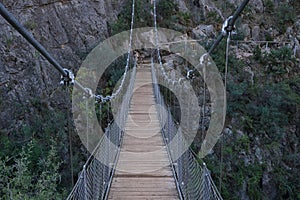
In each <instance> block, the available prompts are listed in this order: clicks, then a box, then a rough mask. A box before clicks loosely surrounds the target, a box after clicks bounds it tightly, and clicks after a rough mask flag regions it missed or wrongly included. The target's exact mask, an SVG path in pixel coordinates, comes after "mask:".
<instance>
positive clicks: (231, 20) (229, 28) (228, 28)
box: [208, 0, 250, 54]
mask: <svg viewBox="0 0 300 200" xmlns="http://www.w3.org/2000/svg"><path fill="white" fill-rule="evenodd" d="M249 1H250V0H244V1H243V2H242V3H241V5H240V6H239V7H238V9H237V10H236V11H235V12H234V14H233V15H232V16H231V17H229V18H228V19H227V20H226V21H227V26H226V30H225V31H228V32H231V31H233V30H234V24H235V22H236V20H237V19H238V17H239V15H240V14H241V13H242V11H243V10H244V9H245V7H246V5H247V4H248V3H249ZM225 36H226V33H224V30H222V32H221V33H220V34H219V36H218V38H217V40H216V41H215V42H214V44H213V45H212V46H211V48H210V49H209V51H208V54H211V53H212V52H213V51H214V50H215V49H216V48H217V46H218V45H219V44H220V42H221V41H222V39H223V38H224V37H225Z"/></svg>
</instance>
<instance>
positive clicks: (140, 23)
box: [111, 0, 191, 35]
mask: <svg viewBox="0 0 300 200" xmlns="http://www.w3.org/2000/svg"><path fill="white" fill-rule="evenodd" d="M131 3H132V2H131V1H128V2H127V3H126V4H125V6H124V8H123V10H122V11H121V13H120V14H119V15H118V20H117V21H116V22H115V23H112V24H111V29H112V31H111V32H112V34H113V35H114V34H116V33H119V32H121V31H125V30H129V29H130V23H131V12H132V4H131ZM156 12H157V23H158V26H159V27H164V28H176V23H181V24H184V25H186V24H189V23H190V22H191V20H190V16H189V15H188V14H187V13H182V12H178V5H177V4H176V3H175V2H174V1H173V0H164V1H159V2H158V3H157V6H156ZM147 26H148V27H152V26H154V19H153V5H152V4H150V3H149V1H148V0H136V1H135V15H134V28H140V27H147Z"/></svg>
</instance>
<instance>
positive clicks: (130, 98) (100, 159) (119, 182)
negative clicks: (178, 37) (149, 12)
mask: <svg viewBox="0 0 300 200" xmlns="http://www.w3.org/2000/svg"><path fill="white" fill-rule="evenodd" d="M248 1H249V0H245V1H244V2H243V3H242V4H241V6H240V7H239V8H238V9H237V11H236V12H235V13H234V15H233V16H232V17H229V18H228V19H227V20H226V22H225V23H224V25H223V29H222V33H221V34H220V36H219V37H218V39H217V41H216V42H215V43H214V44H213V46H212V47H211V49H210V50H209V52H208V54H210V53H211V52H212V51H213V50H214V49H215V48H216V47H217V45H218V44H219V42H220V41H221V40H222V39H223V37H224V36H228V39H227V51H226V52H227V54H228V46H229V42H230V35H231V32H232V31H233V30H234V22H235V20H236V19H237V17H238V15H239V14H240V13H241V12H242V10H243V9H244V8H245V6H246V4H247V3H248ZM152 3H153V6H154V7H153V10H154V13H153V16H154V32H155V45H156V51H155V52H156V53H157V56H156V59H157V60H156V62H155V61H154V60H155V58H154V57H153V56H152V57H151V59H148V60H143V62H142V63H139V62H138V60H137V59H135V60H134V66H133V68H132V69H131V70H129V60H130V58H131V51H132V38H133V24H134V5H135V2H134V0H133V1H132V21H131V30H130V40H129V47H128V56H127V63H126V67H125V72H124V75H123V78H122V80H121V83H120V85H119V87H118V88H117V89H116V90H115V92H114V93H113V94H112V95H110V96H105V97H104V96H102V95H95V94H93V92H92V91H91V90H90V89H88V88H86V87H84V86H83V85H82V84H80V83H79V82H78V81H76V80H75V79H74V75H73V74H72V72H71V71H69V70H67V69H64V68H62V67H61V66H60V64H59V63H58V62H57V61H56V60H55V59H54V58H53V57H52V56H51V55H50V54H49V53H48V52H47V51H46V50H45V48H44V47H43V46H42V45H41V44H40V43H39V42H37V41H36V40H35V39H34V38H33V37H32V36H31V35H30V34H29V32H28V31H27V30H25V29H24V28H23V27H22V26H21V25H20V24H19V22H18V21H17V20H16V19H15V18H14V17H13V16H12V15H11V14H10V13H9V12H8V11H7V10H6V8H5V7H4V6H3V5H2V4H1V3H0V13H1V15H2V16H3V17H4V18H5V19H6V20H7V21H8V22H9V23H10V24H11V25H12V26H13V27H15V28H16V30H17V31H19V33H20V34H21V35H23V36H24V37H25V39H27V40H28V41H29V42H30V43H31V44H32V45H33V46H34V47H35V48H36V49H37V50H38V51H39V52H41V54H42V55H43V56H44V57H45V58H46V59H47V60H48V61H49V62H50V63H51V64H52V65H53V66H54V67H55V68H56V69H57V70H58V71H59V72H60V73H61V74H62V83H63V84H65V85H66V86H69V85H70V84H71V83H74V85H75V86H76V87H77V88H79V89H81V90H82V91H83V93H86V94H87V95H88V96H90V97H92V98H94V99H96V100H97V101H98V102H100V103H101V104H105V103H109V102H112V101H114V100H116V99H118V100H117V101H118V105H119V106H118V111H117V112H116V114H115V116H114V120H113V121H111V122H110V123H109V125H108V127H107V128H106V129H105V132H104V134H103V136H102V137H101V138H100V140H99V141H98V142H97V145H96V148H95V149H94V150H93V152H92V153H91V155H90V157H89V158H88V160H87V161H86V163H85V164H84V166H83V168H82V170H81V172H80V174H79V175H78V180H77V182H76V184H75V186H74V187H73V189H72V191H71V192H70V194H69V196H68V198H67V199H69V200H72V199H74V200H75V199H80V200H81V199H85V200H88V199H125V200H126V199H191V200H194V199H195V200H198V199H201V200H202V199H203V200H208V199H217V200H219V199H222V197H221V195H220V192H219V191H218V189H217V187H216V185H215V184H214V181H213V180H212V177H211V174H210V171H209V170H208V168H207V166H206V165H205V163H204V162H203V161H201V159H200V158H199V157H198V156H197V154H195V153H194V152H193V151H192V149H191V148H190V147H186V141H187V140H188V138H187V137H186V135H185V134H184V132H183V131H181V129H180V128H179V126H178V124H177V123H176V122H175V121H174V118H173V116H172V114H171V109H170V108H169V107H168V105H167V104H166V103H165V98H164V96H163V93H162V92H161V91H163V88H162V87H161V86H160V84H159V83H160V82H170V81H171V82H173V85H174V84H176V83H180V82H181V80H178V81H175V80H172V78H170V77H169V76H168V75H167V73H166V72H165V70H164V67H163V64H162V58H161V54H160V48H159V45H158V31H157V20H156V1H155V0H154V1H153V2H152ZM201 59H202V61H200V62H205V60H207V58H206V55H204V56H203V57H201ZM227 63H228V59H226V69H227ZM226 73H227V70H226ZM225 77H226V75H225ZM225 80H226V79H225ZM204 81H205V79H204ZM204 84H205V82H204ZM178 85H179V84H178ZM225 86H226V82H225ZM179 87H180V86H179ZM204 88H205V85H204ZM204 90H205V89H204ZM204 94H205V93H204ZM204 99H206V98H205V97H204ZM204 103H205V102H204ZM203 117H204V116H203ZM174 140H175V144H174ZM87 142H88V139H87Z"/></svg>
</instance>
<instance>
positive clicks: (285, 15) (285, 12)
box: [275, 3, 296, 33]
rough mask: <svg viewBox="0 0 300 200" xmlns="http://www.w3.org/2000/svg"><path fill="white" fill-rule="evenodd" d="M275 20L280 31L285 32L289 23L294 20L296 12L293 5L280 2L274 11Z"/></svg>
mask: <svg viewBox="0 0 300 200" xmlns="http://www.w3.org/2000/svg"><path fill="white" fill-rule="evenodd" d="M275 17H276V22H277V23H278V26H277V27H278V30H279V32H280V33H285V32H286V29H287V27H288V26H289V25H291V24H292V23H294V22H295V20H296V12H295V10H294V8H293V7H291V6H290V5H288V4H286V3H284V4H281V5H280V6H279V7H278V8H277V10H276V12H275Z"/></svg>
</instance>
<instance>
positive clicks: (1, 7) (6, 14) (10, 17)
mask: <svg viewBox="0 0 300 200" xmlns="http://www.w3.org/2000/svg"><path fill="white" fill-rule="evenodd" d="M0 14H1V15H2V17H3V18H4V19H5V20H6V21H7V22H8V23H9V24H10V25H12V27H14V28H15V29H16V30H17V31H18V32H19V33H20V34H21V35H22V36H23V37H24V38H25V39H26V40H27V41H28V42H29V43H30V44H31V45H32V46H33V47H34V48H35V49H36V50H37V51H38V52H40V53H41V54H42V55H43V56H44V57H45V58H46V60H48V61H49V63H51V64H52V65H53V66H54V67H55V68H56V69H57V70H58V71H59V73H60V74H61V75H62V76H63V77H64V78H65V79H70V76H69V74H68V71H67V70H66V69H64V68H63V67H62V66H61V65H60V64H59V63H58V62H57V61H56V60H55V59H54V58H53V57H52V56H51V54H50V53H49V52H48V51H47V50H46V49H45V47H43V46H42V45H41V44H40V43H39V42H38V41H37V40H36V39H35V38H34V37H33V36H32V34H30V33H29V31H28V30H26V29H25V28H24V27H23V26H22V25H21V24H20V23H19V22H18V20H17V19H16V18H15V17H14V16H13V15H12V14H11V13H10V12H9V11H8V10H7V9H6V8H5V7H4V5H3V4H2V3H0ZM74 84H75V86H77V87H78V88H79V89H80V90H82V91H83V92H84V93H87V94H89V92H88V91H87V90H86V88H85V87H83V86H82V85H81V84H80V83H79V82H77V81H74Z"/></svg>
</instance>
